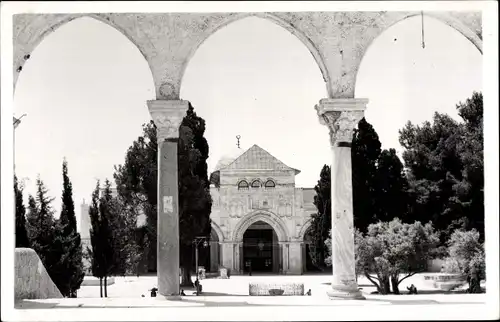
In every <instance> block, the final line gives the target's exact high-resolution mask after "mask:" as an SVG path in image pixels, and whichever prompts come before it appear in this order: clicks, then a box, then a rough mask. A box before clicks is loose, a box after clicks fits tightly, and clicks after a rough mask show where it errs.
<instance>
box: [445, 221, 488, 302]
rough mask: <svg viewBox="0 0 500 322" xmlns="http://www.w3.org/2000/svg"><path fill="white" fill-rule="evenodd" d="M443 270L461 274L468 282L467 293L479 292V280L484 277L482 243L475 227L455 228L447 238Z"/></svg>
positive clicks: (484, 267)
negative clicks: (468, 228) (446, 255)
mask: <svg viewBox="0 0 500 322" xmlns="http://www.w3.org/2000/svg"><path fill="white" fill-rule="evenodd" d="M448 255H449V256H448V257H447V258H446V262H445V267H444V269H445V271H446V272H448V273H459V274H462V275H463V276H464V277H465V278H466V280H467V283H468V284H469V289H468V292H469V293H481V292H482V290H481V285H480V283H481V280H482V279H485V278H486V263H485V258H484V256H485V254H484V244H482V243H481V242H480V235H479V232H478V231H477V230H475V229H472V230H469V231H465V230H456V231H455V232H453V234H452V235H451V237H450V239H449V240H448Z"/></svg>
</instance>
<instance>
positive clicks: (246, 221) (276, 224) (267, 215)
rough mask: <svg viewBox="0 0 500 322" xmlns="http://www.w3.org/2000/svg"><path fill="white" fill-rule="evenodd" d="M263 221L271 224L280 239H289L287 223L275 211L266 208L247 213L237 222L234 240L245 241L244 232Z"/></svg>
mask: <svg viewBox="0 0 500 322" xmlns="http://www.w3.org/2000/svg"><path fill="white" fill-rule="evenodd" d="M258 221H263V222H265V223H267V224H269V225H270V226H271V227H272V228H273V230H274V232H275V233H276V235H277V237H278V240H279V241H288V239H289V237H288V236H289V234H288V230H287V228H286V225H285V223H284V222H283V221H282V220H281V219H280V218H279V217H278V216H277V215H276V214H274V213H272V212H270V211H265V210H257V211H254V212H251V213H249V214H247V215H246V216H245V217H243V218H241V220H240V221H239V222H238V223H237V224H236V226H235V228H234V230H233V236H232V237H233V241H236V242H241V241H243V234H244V233H245V231H246V230H247V229H248V227H250V226H251V225H252V224H253V223H256V222H258Z"/></svg>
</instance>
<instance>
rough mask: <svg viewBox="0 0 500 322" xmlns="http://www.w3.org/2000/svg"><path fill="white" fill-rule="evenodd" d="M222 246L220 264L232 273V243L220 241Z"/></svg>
mask: <svg viewBox="0 0 500 322" xmlns="http://www.w3.org/2000/svg"><path fill="white" fill-rule="evenodd" d="M221 246H222V266H224V267H225V268H227V269H230V270H231V274H232V273H234V267H233V243H229V242H221Z"/></svg>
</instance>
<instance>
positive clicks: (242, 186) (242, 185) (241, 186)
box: [238, 180, 248, 190]
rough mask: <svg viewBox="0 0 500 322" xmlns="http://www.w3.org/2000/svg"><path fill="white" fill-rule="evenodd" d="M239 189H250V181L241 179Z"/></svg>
mask: <svg viewBox="0 0 500 322" xmlns="http://www.w3.org/2000/svg"><path fill="white" fill-rule="evenodd" d="M238 190H248V182H246V181H245V180H241V181H240V182H239V183H238Z"/></svg>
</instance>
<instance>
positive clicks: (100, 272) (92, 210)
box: [87, 181, 105, 297]
mask: <svg viewBox="0 0 500 322" xmlns="http://www.w3.org/2000/svg"><path fill="white" fill-rule="evenodd" d="M89 216H90V224H91V227H90V244H91V246H92V249H90V248H89V247H87V253H88V254H89V255H90V261H91V269H92V275H93V276H94V277H97V278H99V290H100V294H101V297H102V296H103V288H102V279H103V278H104V275H105V270H104V265H103V264H104V263H103V252H102V246H104V245H103V244H101V235H102V232H101V230H102V228H103V227H102V224H101V218H100V215H99V181H97V184H96V187H95V189H94V191H93V192H92V201H91V204H90V207H89Z"/></svg>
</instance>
